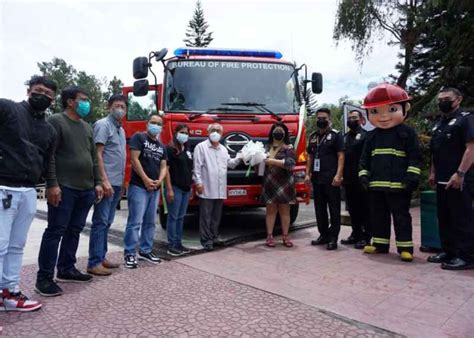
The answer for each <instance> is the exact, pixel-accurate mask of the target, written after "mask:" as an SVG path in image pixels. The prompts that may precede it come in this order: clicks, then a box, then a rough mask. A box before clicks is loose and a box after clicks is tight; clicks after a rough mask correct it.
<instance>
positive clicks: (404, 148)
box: [305, 83, 474, 270]
mask: <svg viewBox="0 0 474 338" xmlns="http://www.w3.org/2000/svg"><path fill="white" fill-rule="evenodd" d="M410 99H411V98H410V97H409V96H408V94H407V93H406V91H405V90H403V89H402V88H400V87H398V86H395V85H391V84H386V83H385V84H380V85H378V86H376V87H375V88H373V89H372V90H371V91H369V93H368V94H367V96H366V97H365V99H364V104H363V105H362V107H363V108H365V109H366V111H367V116H368V119H369V121H370V123H371V124H372V125H373V126H374V127H375V129H374V130H372V131H370V132H366V131H365V130H364V129H362V127H361V125H362V124H365V122H366V121H364V115H363V114H362V113H361V112H360V111H359V110H354V111H351V112H349V113H348V116H347V127H348V132H347V133H346V134H345V135H344V136H343V135H342V134H341V133H339V132H338V131H336V130H334V129H332V128H331V123H330V114H331V113H330V111H329V110H328V109H326V108H321V109H319V110H318V111H317V113H316V118H317V128H316V131H315V132H314V133H312V134H311V135H310V137H309V143H308V148H307V153H308V157H309V158H308V161H307V166H306V178H305V179H306V181H307V182H310V181H311V182H312V185H313V193H314V205H315V213H316V220H317V226H318V230H319V234H320V236H319V238H317V239H315V240H313V241H312V242H311V244H312V245H327V249H328V250H335V249H337V245H338V243H337V241H338V235H339V231H340V223H341V221H340V217H341V212H340V205H341V191H340V187H341V185H343V186H344V190H345V194H346V202H347V207H348V211H349V214H350V217H351V225H352V233H351V235H350V236H349V237H348V238H347V239H343V240H341V243H342V244H346V245H354V247H355V248H357V249H363V250H364V252H365V253H367V254H385V253H388V252H389V246H390V234H391V223H392V218H393V224H394V230H395V237H396V246H397V251H398V253H399V254H400V258H401V259H402V260H403V261H406V262H411V261H412V260H413V251H414V250H413V240H412V218H411V215H410V211H409V208H410V202H411V197H412V193H413V191H414V190H416V189H417V187H418V184H419V181H420V174H421V163H422V156H421V150H420V146H419V143H418V136H417V133H416V131H415V130H414V129H413V128H411V127H410V126H408V125H407V124H405V119H406V117H407V114H408V111H409V109H410V103H409V101H410ZM461 102H462V94H461V93H460V91H459V90H457V89H456V88H444V89H442V90H441V91H440V93H439V94H438V104H439V109H440V111H441V112H442V116H441V117H440V119H439V121H438V122H437V124H436V125H435V126H434V128H433V130H432V132H433V135H432V138H431V143H430V151H431V158H432V160H431V169H430V176H429V183H430V185H431V186H432V187H433V188H435V189H436V192H437V205H438V208H437V210H438V211H437V212H438V223H439V234H440V239H441V246H442V250H441V252H440V253H438V254H436V255H433V256H430V257H429V258H428V262H432V263H441V268H442V269H446V270H463V269H473V268H474V167H473V163H474V115H473V114H471V113H469V112H463V111H462V110H461V108H460V104H461ZM328 209H329V214H330V222H329V219H328V212H327V210H328ZM329 224H330V226H329Z"/></svg>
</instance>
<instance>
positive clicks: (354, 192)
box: [344, 182, 371, 240]
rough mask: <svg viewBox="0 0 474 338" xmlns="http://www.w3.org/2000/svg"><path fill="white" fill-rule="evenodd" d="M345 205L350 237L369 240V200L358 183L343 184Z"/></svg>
mask: <svg viewBox="0 0 474 338" xmlns="http://www.w3.org/2000/svg"><path fill="white" fill-rule="evenodd" d="M344 190H345V192H346V204H347V210H348V211H349V215H350V216H351V226H352V237H354V238H355V239H356V240H361V239H367V240H370V237H371V235H370V234H371V229H370V226H369V224H370V223H369V198H368V193H367V191H365V190H364V188H363V187H362V185H361V184H360V183H359V182H355V183H349V184H344Z"/></svg>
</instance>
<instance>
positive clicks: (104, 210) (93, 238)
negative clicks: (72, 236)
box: [87, 186, 122, 268]
mask: <svg viewBox="0 0 474 338" xmlns="http://www.w3.org/2000/svg"><path fill="white" fill-rule="evenodd" d="M112 188H113V189H114V193H113V195H112V196H110V197H107V198H104V199H103V200H102V201H101V202H100V203H99V204H97V205H95V206H94V214H93V215H92V226H91V235H90V238H89V262H88V264H87V267H89V268H93V267H95V266H97V265H99V264H101V263H102V262H103V261H104V259H105V255H106V254H107V236H108V233H109V228H110V226H111V225H112V223H113V222H114V217H115V209H116V208H117V204H118V203H119V201H120V198H121V196H122V187H120V186H113V187H112Z"/></svg>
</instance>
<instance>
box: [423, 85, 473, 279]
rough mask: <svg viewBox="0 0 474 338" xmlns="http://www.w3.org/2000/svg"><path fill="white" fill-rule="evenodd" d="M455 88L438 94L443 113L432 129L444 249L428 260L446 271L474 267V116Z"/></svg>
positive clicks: (432, 177)
mask: <svg viewBox="0 0 474 338" xmlns="http://www.w3.org/2000/svg"><path fill="white" fill-rule="evenodd" d="M461 101H462V95H461V93H460V92H459V90H457V89H455V88H446V89H443V90H442V91H441V92H440V93H439V94H438V105H439V108H440V110H441V111H442V112H443V113H444V114H443V117H442V118H441V120H440V121H439V122H438V123H437V124H436V125H435V127H434V128H433V136H432V139H431V153H432V166H431V172H430V184H431V185H432V186H436V193H437V204H438V223H439V234H440V238H441V246H442V248H443V252H441V253H439V254H437V255H434V256H430V257H429V258H428V262H432V263H442V264H441V268H442V269H446V270H465V269H474V216H473V201H474V200H473V198H474V168H473V163H474V115H473V114H470V113H468V112H463V111H462V110H461V109H460V104H461Z"/></svg>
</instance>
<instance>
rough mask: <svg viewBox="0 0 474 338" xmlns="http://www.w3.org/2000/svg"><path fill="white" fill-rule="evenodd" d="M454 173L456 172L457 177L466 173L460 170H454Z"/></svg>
mask: <svg viewBox="0 0 474 338" xmlns="http://www.w3.org/2000/svg"><path fill="white" fill-rule="evenodd" d="M456 174H458V176H459V177H464V175H466V173H465V172H464V171H461V170H456Z"/></svg>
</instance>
